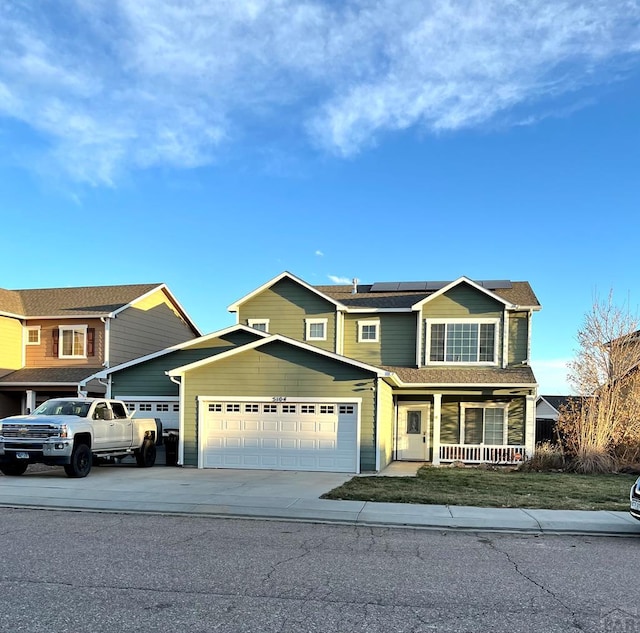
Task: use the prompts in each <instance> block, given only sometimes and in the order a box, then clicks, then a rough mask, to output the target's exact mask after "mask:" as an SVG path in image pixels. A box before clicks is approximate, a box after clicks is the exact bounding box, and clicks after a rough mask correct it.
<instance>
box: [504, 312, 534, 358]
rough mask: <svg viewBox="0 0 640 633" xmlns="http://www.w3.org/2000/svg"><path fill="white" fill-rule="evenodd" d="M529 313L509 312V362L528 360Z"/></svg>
mask: <svg viewBox="0 0 640 633" xmlns="http://www.w3.org/2000/svg"><path fill="white" fill-rule="evenodd" d="M528 317H529V315H528V314H527V313H526V312H511V313H509V364H510V365H513V364H516V363H522V362H523V361H525V360H528V354H527V347H528V339H529V336H528V326H529V318H528Z"/></svg>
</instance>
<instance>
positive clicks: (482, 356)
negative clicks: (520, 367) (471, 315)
mask: <svg viewBox="0 0 640 633" xmlns="http://www.w3.org/2000/svg"><path fill="white" fill-rule="evenodd" d="M497 331H498V319H482V320H477V321H461V320H455V321H453V320H450V321H427V341H426V345H425V348H426V351H425V354H426V358H425V364H433V363H466V364H469V363H477V364H484V365H495V364H496V363H497V358H498V347H497V344H498V336H497Z"/></svg>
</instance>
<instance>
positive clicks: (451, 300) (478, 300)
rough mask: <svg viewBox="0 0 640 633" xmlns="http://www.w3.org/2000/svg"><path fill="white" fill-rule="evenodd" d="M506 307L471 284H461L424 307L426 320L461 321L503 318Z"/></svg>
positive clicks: (423, 311)
mask: <svg viewBox="0 0 640 633" xmlns="http://www.w3.org/2000/svg"><path fill="white" fill-rule="evenodd" d="M503 309H504V306H503V304H502V303H500V302H499V301H497V300H496V299H492V298H491V297H488V296H487V295H486V294H484V293H483V292H481V291H480V290H477V289H476V288H474V287H473V286H470V285H469V284H460V285H458V286H455V287H454V288H451V289H450V290H448V291H447V292H446V293H444V294H442V295H440V296H438V297H435V298H434V299H432V300H431V301H428V302H427V303H425V304H424V306H423V307H422V314H423V317H424V318H427V319H433V318H446V319H461V318H465V317H471V318H485V317H495V318H497V317H501V316H502V312H503Z"/></svg>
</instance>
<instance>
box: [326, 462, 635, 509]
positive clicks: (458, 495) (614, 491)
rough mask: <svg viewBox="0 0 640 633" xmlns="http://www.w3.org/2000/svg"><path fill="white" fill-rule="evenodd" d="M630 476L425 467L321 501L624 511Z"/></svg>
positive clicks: (354, 482)
mask: <svg viewBox="0 0 640 633" xmlns="http://www.w3.org/2000/svg"><path fill="white" fill-rule="evenodd" d="M635 478H636V477H635V475H628V474H624V475H623V474H616V475H611V474H608V475H579V474H575V473H566V472H558V473H546V472H540V473H539V472H519V471H517V470H507V469H483V468H449V467H440V468H437V467H431V466H425V467H423V468H421V469H420V470H419V471H418V475H417V476H416V477H377V476H360V477H354V478H353V479H351V480H349V481H348V482H346V483H345V484H344V485H342V486H340V487H338V488H335V489H334V490H331V491H330V492H328V493H326V494H324V495H323V498H324V499H351V500H358V501H379V502H388V503H420V504H439V505H454V506H478V507H488V508H546V509H550V510H617V511H626V510H628V509H629V489H630V488H631V485H632V484H633V482H634V481H635Z"/></svg>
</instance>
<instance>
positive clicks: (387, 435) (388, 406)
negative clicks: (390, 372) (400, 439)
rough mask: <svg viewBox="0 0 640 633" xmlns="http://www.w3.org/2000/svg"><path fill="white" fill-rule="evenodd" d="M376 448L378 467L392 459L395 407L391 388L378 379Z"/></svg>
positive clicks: (383, 465) (385, 464) (382, 466)
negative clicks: (378, 458) (378, 454)
mask: <svg viewBox="0 0 640 633" xmlns="http://www.w3.org/2000/svg"><path fill="white" fill-rule="evenodd" d="M378 399H379V405H378V412H379V414H380V418H379V420H378V449H379V451H380V468H381V469H382V468H384V467H385V466H387V465H388V464H389V463H391V461H392V460H393V431H394V427H395V407H394V404H393V390H392V388H391V387H390V386H389V385H388V384H386V383H385V382H383V381H382V380H379V381H378Z"/></svg>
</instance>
